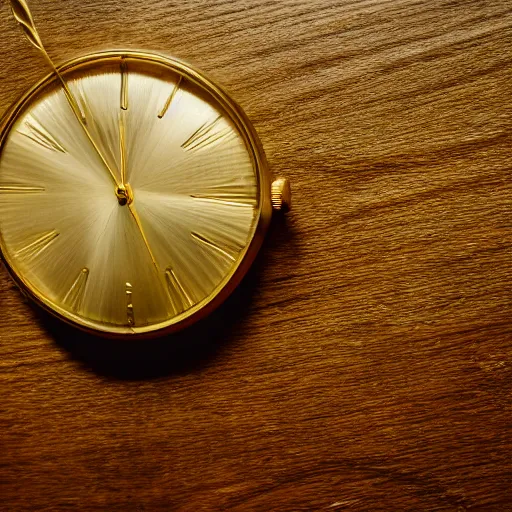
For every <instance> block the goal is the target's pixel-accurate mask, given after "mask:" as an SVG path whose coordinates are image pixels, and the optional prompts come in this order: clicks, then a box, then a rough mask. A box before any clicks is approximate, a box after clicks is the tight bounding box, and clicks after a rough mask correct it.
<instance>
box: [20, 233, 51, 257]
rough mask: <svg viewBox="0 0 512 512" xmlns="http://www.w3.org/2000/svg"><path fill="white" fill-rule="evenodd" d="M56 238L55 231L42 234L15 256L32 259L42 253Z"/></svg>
mask: <svg viewBox="0 0 512 512" xmlns="http://www.w3.org/2000/svg"><path fill="white" fill-rule="evenodd" d="M58 236H59V233H57V231H55V230H53V231H48V232H46V233H43V234H42V235H41V236H40V237H39V238H37V239H36V240H34V241H33V242H31V243H30V244H28V245H27V246H25V247H23V248H22V249H20V250H19V251H17V252H16V256H22V257H24V258H34V257H35V256H38V255H39V254H40V253H41V252H43V251H44V250H45V249H46V248H47V247H48V246H49V245H50V244H51V243H52V242H53V241H54V240H55V239H56V238H57V237H58Z"/></svg>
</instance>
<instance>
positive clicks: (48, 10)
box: [0, 0, 512, 512]
mask: <svg viewBox="0 0 512 512" xmlns="http://www.w3.org/2000/svg"><path fill="white" fill-rule="evenodd" d="M30 5H31V7H32V10H33V14H34V17H35V20H36V24H37V25H38V27H39V30H40V33H41V36H42V38H43V39H44V41H45V42H46V46H47V48H48V51H49V52H50V53H51V55H52V56H53V57H54V58H55V60H56V61H63V60H65V59H68V58H72V57H75V56H77V55H80V54H83V53H85V52H89V51H94V50H98V49H104V48H120V47H129V48H142V49H147V50H155V51H160V52H164V53H167V54H172V55H175V56H177V57H180V58H182V59H185V60H187V61H190V62H191V63H193V64H195V65H196V66H198V67H199V68H201V69H203V70H204V71H205V72H206V73H208V74H209V75H211V76H212V77H214V78H215V79H216V80H217V81H219V82H220V83H223V84H224V85H225V86H226V88H227V89H228V90H229V91H230V92H231V93H232V95H233V97H234V98H235V99H236V100H237V101H238V102H239V103H240V104H241V106H242V107H243V108H244V109H245V110H246V112H247V113H248V115H249V117H250V118H251V119H252V120H253V122H254V124H255V126H256V129H257V130H258V132H259V134H260V136H261V139H262V142H263V145H264V147H265V149H266V152H267V156H268V159H269V161H270V163H271V167H272V170H273V173H274V174H275V175H282V176H286V177H288V178H290V180H291V181H292V183H293V191H294V209H293V211H292V212H291V213H290V214H289V215H288V217H287V218H286V220H283V219H276V221H275V222H274V223H273V226H272V229H271V231H270V233H269V236H268V238H267V242H266V245H265V248H264V250H263V252H262V255H261V257H260V258H259V260H258V262H257V264H256V266H255V268H254V270H253V271H252V272H251V273H250V275H249V276H248V277H247V278H246V280H245V281H244V283H243V285H242V286H241V287H240V288H239V289H238V290H237V292H236V294H235V295H234V296H233V297H232V299H231V300H230V301H229V302H228V303H227V304H226V305H225V306H224V307H223V308H222V309H221V310H220V311H219V312H218V313H216V314H215V315H214V316H213V317H211V318H210V319H209V320H208V321H206V322H204V323H203V324H202V325H200V326H198V327H197V328H194V329H192V330H190V331H188V332H184V333H183V334H182V335H180V336H179V337H173V338H167V339H164V340H159V341H156V342H142V343H139V344H131V343H125V344H122V343H112V342H108V341H105V340H97V339H92V338H88V337H86V336H83V335H77V334H76V333H75V332H74V331H73V330H71V329H68V328H65V327H63V326H62V325H61V324H59V323H58V322H55V321H53V320H52V319H50V318H49V317H48V316H47V315H44V314H42V313H41V312H39V311H37V310H36V309H34V308H32V307H31V306H30V305H29V304H27V303H26V302H24V300H23V297H22V296H21V294H20V293H19V292H18V291H17V290H16V288H15V286H14V285H13V284H12V283H11V281H10V280H9V278H8V276H7V273H6V271H5V270H2V271H1V272H0V307H1V316H0V352H1V365H2V372H1V376H0V383H1V388H0V390H1V394H2V406H1V412H0V421H1V429H2V430H1V449H0V463H1V469H0V482H1V483H0V509H1V510H5V511H12V512H14V511H25V510H26V511H35V510H38V511H39V510H45V511H54V510H56V511H61V510H62V511H64V510H66V511H67V510H79V511H89V510H91V511H123V512H126V511H128V512H131V511H134V512H142V511H145V512H153V511H219V510H233V511H235V510H236V511H274V510H275V511H313V510H315V511H316V510H333V511H334V510H355V511H368V510H389V511H397V510H411V511H413V510H414V511H418V510H426V511H438V510H439V511H444V510H446V511H463V510H471V511H476V510H478V511H507V510H512V484H511V481H512V462H511V461H512V450H511V448H512V415H511V413H512V410H511V377H512V373H511V347H512V320H511V313H512V286H511V285H512V268H511V261H512V249H511V247H512V178H511V171H512V144H511V143H512V106H511V105H512V103H511V101H510V93H511V91H512V54H511V51H510V49H511V48H512V6H511V5H510V2H508V1H507V0H487V1H481V0H464V1H447V0H429V1H428V2H427V1H424V2H421V1H420V2H419V1H417V0H386V1H384V0H382V1H377V0H342V1H338V2H333V1H332V0H315V1H306V0H284V1H280V0H277V1H265V0H255V1H251V2H248V1H244V0H232V1H226V0H214V1H211V2H206V1H198V0H195V1H186V2H185V1H184V0H183V1H176V2H168V1H164V0H148V1H146V2H140V1H138V2H137V1H135V0H101V1H100V0H87V1H79V0H68V1H64V0H58V1H56V0H32V1H31V2H30ZM0 7H1V8H0V42H1V44H0V61H1V62H2V66H1V67H0V110H1V111H2V112H4V111H5V110H6V109H7V108H8V106H9V105H10V104H11V103H12V102H13V101H15V100H16V98H17V97H19V96H20V94H22V92H23V91H24V90H25V89H27V88H28V87H29V86H30V85H32V84H33V83H34V82H35V81H36V80H37V79H38V78H40V77H41V76H42V75H43V74H44V73H45V72H46V70H45V68H44V64H43V62H42V61H41V59H40V57H39V55H38V54H37V50H35V49H34V48H32V47H30V46H29V45H28V44H27V42H26V40H25V39H24V38H23V37H22V35H21V32H20V31H19V28H18V27H17V26H16V24H15V23H14V21H13V19H12V17H11V16H10V13H9V10H8V8H7V3H6V2H2V4H1V6H0ZM20 172H21V171H20Z"/></svg>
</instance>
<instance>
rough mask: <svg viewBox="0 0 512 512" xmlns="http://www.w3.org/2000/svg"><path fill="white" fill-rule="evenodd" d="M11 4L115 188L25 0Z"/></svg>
mask: <svg viewBox="0 0 512 512" xmlns="http://www.w3.org/2000/svg"><path fill="white" fill-rule="evenodd" d="M10 3H11V9H12V14H13V16H14V19H15V20H16V21H17V22H18V23H19V24H20V25H21V28H22V30H23V32H24V33H25V36H26V37H27V39H28V40H29V42H30V43H31V44H32V45H34V46H35V47H36V48H37V49H38V50H39V51H40V52H41V53H42V54H43V56H44V58H45V60H46V61H47V62H48V64H49V65H50V67H51V68H52V70H53V72H54V73H55V75H56V76H57V78H58V79H59V81H60V83H61V84H62V87H63V89H64V93H65V95H66V98H67V100H68V102H69V105H70V107H71V110H72V111H73V113H74V114H75V116H76V118H77V120H78V122H79V123H80V126H82V128H83V129H84V132H85V134H86V136H87V138H88V139H89V141H90V143H91V144H92V146H93V147H94V149H95V151H96V153H98V156H99V157H100V160H101V162H102V163H103V165H104V166H105V168H106V169H107V171H108V172H109V173H110V176H111V178H112V179H113V181H114V183H115V185H116V186H118V183H117V179H116V176H115V174H114V173H113V171H112V169H111V168H110V166H109V165H108V162H107V161H106V160H105V158H104V156H103V155H102V154H101V151H100V150H99V148H98V146H97V144H96V143H95V142H94V140H93V138H92V137H91V134H90V133H89V130H88V129H87V125H86V119H85V114H84V113H83V111H82V110H81V109H80V107H79V106H78V103H77V101H76V99H75V97H74V96H73V93H72V92H71V90H70V89H69V86H68V85H67V83H66V81H65V80H64V78H63V77H62V75H61V74H60V71H59V70H58V69H57V66H56V65H55V64H54V62H53V60H52V59H51V57H50V56H49V55H48V52H47V51H46V49H45V47H44V46H43V43H42V41H41V37H40V36H39V33H38V31H37V29H36V26H35V24H34V19H33V18H32V13H31V12H30V9H29V8H28V5H27V2H26V1H25V0H10Z"/></svg>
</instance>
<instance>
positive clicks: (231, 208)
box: [0, 52, 270, 336]
mask: <svg viewBox="0 0 512 512" xmlns="http://www.w3.org/2000/svg"><path fill="white" fill-rule="evenodd" d="M61 72H62V74H63V76H64V78H65V81H66V83H67V86H68V88H69V89H68V93H67V94H66V91H65V89H64V88H63V87H62V84H61V82H60V81H59V80H58V79H57V77H56V76H55V75H53V76H50V77H47V78H46V79H45V80H43V81H42V82H41V83H40V84H38V85H37V86H36V87H34V88H33V89H32V90H31V91H30V92H29V93H27V95H25V97H24V98H23V99H22V100H21V101H20V102H19V103H18V104H17V105H16V106H15V107H14V108H13V109H12V111H11V112H10V114H9V116H8V117H7V118H6V120H5V121H4V122H3V124H2V132H1V139H0V140H1V144H2V145H1V152H0V247H1V250H2V255H3V258H4V260H5V262H6V264H7V267H8V269H9V270H10V272H11V274H12V275H13V276H14V277H15V279H16V280H17V282H18V283H19V284H20V285H21V286H22V287H23V288H24V289H25V290H26V291H27V292H28V293H29V294H30V295H31V296H32V297H33V298H35V299H36V300H37V301H38V302H39V303H40V304H42V305H43V306H45V307H46V308H47V309H49V310H51V311H52V312H54V313H55V314H57V315H58V316H59V317H61V318H63V319H65V320H67V321H68V322H71V323H73V324H75V325H77V326H79V327H82V328H85V329H88V330H93V331H94V332H97V333H103V334H105V335H113V336H116V335H118V336H123V335H124V336H129V335H147V334H150V333H160V332H162V330H173V329H177V328H179V327H183V326H184V325H186V324H188V323H190V322H191V321H193V320H194V319H196V318H197V317H198V316H199V315H200V314H202V313H204V312H207V311H209V310H211V309H212V308H213V307H215V305H217V303H218V302H220V301H221V300H222V298H224V296H225V295H226V294H227V293H228V292H229V291H231V290H232V288H233V287H234V286H235V285H236V284H237V283H238V282H239V281H240V279H241V277H242V275H243V273H244V271H245V270H246V268H247V266H248V264H249V263H251V261H252V259H253V258H254V256H255V253H256V251H257V249H258V247H259V245H260V243H261V237H262V236H261V235H262V234H263V231H264V228H265V227H266V225H267V223H268V218H269V215H270V203H269V182H268V177H267V174H266V172H267V171H266V168H265V160H264V156H263V153H262V151H261V150H260V146H259V143H258V141H257V138H256V135H255V133H254V131H253V130H252V128H251V127H250V124H249V123H248V121H247V120H246V118H245V116H244V115H243V114H242V113H241V112H240V110H239V108H238V107H237V106H236V105H235V104H234V103H233V102H232V100H230V99H229V97H228V96H226V95H225V94H224V93H223V92H222V91H221V90H220V89H219V88H218V87H217V86H215V85H214V84H212V83H211V82H210V81H208V80H207V79H206V78H204V77H203V76H202V75H200V74H199V73H198V72H196V71H194V70H192V69H191V68H190V67H188V66H186V65H185V64H183V63H180V62H178V61H175V60H171V59H166V58H163V57H160V56H155V55H150V54H143V53H135V52H108V53H104V54H97V55H93V56H89V57H85V58H82V59H78V60H75V61H73V62H71V63H69V64H67V65H64V66H62V67H61ZM69 93H71V94H69ZM70 96H71V98H70ZM73 102H75V104H74V107H75V108H74V109H73V108H72V106H73V105H72V103H73ZM77 114H78V115H77ZM80 117H81V120H80V119H79V118H80Z"/></svg>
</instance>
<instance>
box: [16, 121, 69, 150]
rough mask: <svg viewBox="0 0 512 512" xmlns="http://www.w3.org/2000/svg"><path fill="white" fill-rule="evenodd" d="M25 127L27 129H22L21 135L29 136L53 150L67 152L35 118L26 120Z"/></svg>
mask: <svg viewBox="0 0 512 512" xmlns="http://www.w3.org/2000/svg"><path fill="white" fill-rule="evenodd" d="M25 127H26V128H27V131H20V132H19V133H21V135H24V136H25V137H28V138H29V139H30V140H33V141H34V142H36V143H37V144H39V145H40V146H43V148H46V149H49V150H51V151H59V152H60V153H65V152H66V150H65V149H64V148H63V147H62V146H61V145H60V144H59V143H58V142H57V141H56V140H55V138H54V137H53V136H52V135H51V134H50V133H49V132H48V131H47V130H46V129H45V128H44V127H43V126H42V125H41V124H40V123H38V122H37V121H36V120H35V119H33V118H32V120H31V121H25Z"/></svg>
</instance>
